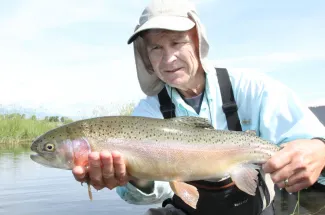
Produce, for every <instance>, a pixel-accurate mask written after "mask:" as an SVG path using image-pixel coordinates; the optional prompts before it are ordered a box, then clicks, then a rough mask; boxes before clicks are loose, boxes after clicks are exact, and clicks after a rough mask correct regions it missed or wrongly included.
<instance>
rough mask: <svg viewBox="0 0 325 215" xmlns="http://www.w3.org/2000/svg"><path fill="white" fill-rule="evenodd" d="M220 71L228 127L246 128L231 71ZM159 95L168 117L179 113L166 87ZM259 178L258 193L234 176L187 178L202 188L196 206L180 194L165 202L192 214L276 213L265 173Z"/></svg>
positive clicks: (199, 188) (219, 79) (242, 214)
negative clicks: (246, 188) (238, 184)
mask: <svg viewBox="0 0 325 215" xmlns="http://www.w3.org/2000/svg"><path fill="white" fill-rule="evenodd" d="M216 72H217V77H218V82H219V86H220V92H221V96H222V103H223V105H222V109H223V112H224V114H225V115H226V119H227V124H228V129H229V130H234V131H242V127H241V124H240V121H239V117H238V113H237V110H238V107H237V105H236V102H235V98H234V94H233V90H232V86H231V82H230V79H229V75H228V71H227V70H226V69H223V68H216ZM158 98H159V102H160V111H161V113H162V114H163V116H164V118H165V119H167V118H172V117H175V105H174V104H173V103H172V101H171V99H170V97H169V95H168V93H167V90H166V88H163V89H162V91H161V92H160V93H159V94H158ZM258 179H259V181H258V186H257V188H256V195H255V196H251V195H249V194H247V193H245V192H243V191H241V190H239V189H238V188H237V187H236V186H235V185H234V183H233V182H232V180H231V178H228V179H226V180H223V181H220V182H209V181H203V180H198V181H190V182H186V183H188V184H191V185H194V186H195V187H196V188H197V189H198V192H199V200H198V202H197V206H196V209H194V208H192V207H191V206H189V205H187V204H186V203H185V202H184V201H183V200H182V199H181V198H180V197H178V196H177V195H176V194H175V195H174V196H173V197H172V198H170V199H166V200H165V201H164V202H163V204H162V206H163V207H165V206H166V205H167V204H172V205H173V206H174V207H176V208H178V209H181V210H182V211H184V212H185V213H186V214H188V215H194V214H200V215H216V214H219V215H245V214H248V215H274V214H275V212H274V206H273V202H271V204H270V194H269V191H268V188H267V186H266V184H265V181H264V179H263V177H262V176H261V174H259V175H258ZM261 191H263V193H264V196H265V201H266V205H268V207H266V208H265V209H264V210H263V199H262V196H261Z"/></svg>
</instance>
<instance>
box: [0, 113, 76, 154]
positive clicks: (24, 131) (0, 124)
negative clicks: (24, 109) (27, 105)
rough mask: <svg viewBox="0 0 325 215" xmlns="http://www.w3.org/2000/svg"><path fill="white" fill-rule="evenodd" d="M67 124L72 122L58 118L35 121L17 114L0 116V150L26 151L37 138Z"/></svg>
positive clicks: (35, 119)
mask: <svg viewBox="0 0 325 215" xmlns="http://www.w3.org/2000/svg"><path fill="white" fill-rule="evenodd" d="M69 122H72V120H71V119H68V118H66V117H58V116H50V117H45V118H44V119H37V118H36V116H34V115H33V116H31V117H30V118H26V116H25V115H24V114H18V113H15V114H5V115H0V150H1V151H3V150H9V151H11V150H24V149H25V150H26V149H28V148H29V147H30V143H31V141H32V140H33V139H34V138H36V137H37V136H39V135H41V134H42V133H44V132H46V131H48V130H50V129H53V128H55V127H57V126H60V125H63V124H65V123H69Z"/></svg>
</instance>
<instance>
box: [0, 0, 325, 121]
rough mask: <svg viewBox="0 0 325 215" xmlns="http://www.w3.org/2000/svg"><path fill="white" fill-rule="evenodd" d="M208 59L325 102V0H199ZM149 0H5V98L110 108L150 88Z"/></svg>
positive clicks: (77, 108) (0, 25)
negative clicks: (136, 33) (145, 62)
mask: <svg viewBox="0 0 325 215" xmlns="http://www.w3.org/2000/svg"><path fill="white" fill-rule="evenodd" d="M195 2H196V6H197V11H198V13H199V16H200V18H201V21H202V23H203V24H204V26H205V28H206V31H207V37H208V40H209V44H210V52H209V59H210V60H213V61H214V62H215V63H216V65H217V66H222V67H227V68H228V69H237V70H244V71H245V72H250V71H258V72H262V73H267V74H268V75H269V76H271V77H272V78H275V79H277V80H279V81H281V82H282V83H284V84H286V85H288V86H289V87H290V88H291V89H293V90H294V91H295V92H296V93H297V94H298V96H299V97H300V98H301V100H303V102H306V104H308V105H319V104H325V84H324V78H325V39H324V38H325V24H324V23H325V1H322V0H318V1H316V0H311V1H308V2H307V1H293V0H287V1H280V0H274V1H266V2H265V1H257V0H256V1H255V0H246V1H238V0H237V1H234V0H196V1H195ZM147 3H148V1H147V0H146V1H145V0H119V1H116V0H93V1H89V0H87V1H86V0H56V1H53V0H51V1H50V0H11V1H6V0H0V105H1V106H9V105H11V106H16V107H22V108H32V109H35V110H36V111H37V110H42V111H44V110H45V111H47V112H49V113H59V114H61V115H66V116H71V115H83V116H85V115H88V116H89V115H93V114H95V113H96V111H97V112H98V111H99V110H101V111H105V112H106V113H105V114H109V113H111V112H112V111H113V112H114V111H115V110H117V109H118V108H119V107H120V105H123V104H129V103H133V102H137V101H138V100H139V99H141V98H143V97H144V94H143V93H142V92H141V90H140V87H139V85H138V80H137V76H136V72H135V64H134V59H133V49H132V45H127V39H128V38H129V36H130V35H131V34H132V32H133V30H134V28H135V25H136V24H137V23H138V19H139V16H140V14H141V13H142V10H143V9H144V7H145V6H146V5H147Z"/></svg>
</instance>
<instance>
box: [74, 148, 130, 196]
mask: <svg viewBox="0 0 325 215" xmlns="http://www.w3.org/2000/svg"><path fill="white" fill-rule="evenodd" d="M88 164H89V166H88V168H85V167H82V166H76V167H74V168H73V170H72V173H73V175H74V177H75V179H76V180H77V181H79V182H86V181H87V179H88V177H89V183H90V184H91V185H92V186H93V187H94V188H95V189H97V190H101V189H103V188H104V187H107V188H109V189H111V190H112V189H114V188H115V187H117V186H122V185H125V184H126V183H127V182H128V181H129V180H130V179H131V177H129V176H128V174H127V172H126V165H125V162H124V159H123V156H122V155H121V154H120V153H119V152H112V153H110V152H108V151H102V152H100V153H99V152H92V153H90V154H89V156H88Z"/></svg>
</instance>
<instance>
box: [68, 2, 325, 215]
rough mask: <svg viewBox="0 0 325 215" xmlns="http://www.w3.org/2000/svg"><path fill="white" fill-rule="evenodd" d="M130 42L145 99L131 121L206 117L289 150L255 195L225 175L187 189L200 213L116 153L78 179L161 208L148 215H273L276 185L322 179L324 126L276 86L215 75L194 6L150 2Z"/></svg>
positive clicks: (99, 156) (98, 155)
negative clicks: (130, 170)
mask: <svg viewBox="0 0 325 215" xmlns="http://www.w3.org/2000/svg"><path fill="white" fill-rule="evenodd" d="M128 43H129V44H130V43H133V45H134V53H135V63H136V69H137V74H138V79H139V83H140V86H141V89H142V90H143V92H144V93H145V94H147V95H148V97H147V98H145V99H143V100H141V101H140V102H139V104H138V105H137V106H136V107H135V110H134V112H133V115H134V116H146V117H154V118H169V117H174V116H176V117H177V116H197V117H203V118H207V119H208V120H209V121H210V123H211V125H213V127H214V128H216V129H229V130H243V131H245V130H255V131H256V132H257V135H259V136H260V137H262V138H264V139H267V140H269V141H271V142H273V143H274V144H278V145H280V144H283V143H285V144H283V145H284V147H283V149H282V150H280V151H279V152H278V153H276V154H275V155H274V156H273V157H272V158H271V159H269V161H268V162H267V163H265V164H264V165H263V168H262V170H261V171H260V174H259V183H258V185H259V186H258V188H257V190H256V191H257V192H256V193H257V194H256V195H255V196H250V195H248V194H246V193H244V192H242V191H241V190H239V189H237V188H236V185H235V184H234V183H233V182H232V180H231V178H230V177H228V176H226V177H225V178H219V179H215V180H213V181H198V182H197V183H196V184H195V185H193V184H191V185H190V183H188V184H187V185H188V186H190V187H193V186H195V187H196V188H197V189H198V191H199V194H200V198H199V200H198V202H197V207H196V208H193V207H191V206H190V205H188V204H187V202H186V198H184V197H183V196H178V195H176V194H175V195H174V192H173V191H172V190H171V188H170V186H169V184H168V183H167V182H162V181H140V180H138V179H135V178H130V176H128V174H127V171H126V166H125V163H124V159H123V155H122V154H120V153H119V152H107V151H104V152H93V153H91V154H90V155H89V160H90V166H89V169H88V171H87V172H86V170H85V169H84V168H82V167H76V168H74V169H73V173H74V176H75V178H76V180H78V181H84V180H85V175H86V174H89V176H90V179H91V184H92V185H93V186H94V187H95V188H96V189H102V188H104V187H108V188H109V189H112V188H115V187H117V193H118V194H119V195H120V196H121V198H122V199H124V200H125V201H127V202H128V203H131V204H153V203H161V202H164V203H163V207H161V208H156V209H150V210H149V211H148V212H147V214H217V213H218V214H233V215H235V214H251V215H253V214H263V215H268V214H274V207H273V201H272V200H273V198H274V184H276V185H277V186H278V187H280V188H285V189H286V190H287V191H288V192H290V193H292V192H296V191H299V190H301V189H304V188H307V187H309V186H311V185H312V184H314V183H315V182H316V181H317V180H318V178H319V176H320V173H321V171H322V170H323V169H324V166H325V144H324V141H323V139H322V138H324V135H325V130H324V127H323V126H322V125H321V123H320V122H319V121H318V119H317V118H316V117H315V116H314V115H313V114H312V113H311V112H310V111H309V109H308V108H307V107H305V106H304V105H302V104H301V103H300V101H299V100H298V99H297V97H296V96H295V95H294V93H293V92H292V91H291V90H290V89H288V88H287V87H286V86H284V85H282V84H280V83H278V82H277V81H275V80H272V79H270V78H268V77H266V76H265V75H262V74H258V73H241V72H232V71H229V73H228V72H227V70H225V69H220V68H218V69H217V68H215V67H214V66H213V65H212V64H211V63H210V62H209V61H208V59H207V55H208V51H209V45H208V40H207V37H206V34H205V31H204V27H203V25H202V23H201V22H200V20H199V17H198V15H197V13H196V11H195V8H194V6H193V5H192V4H191V3H190V2H188V1H185V0H177V1H176V0H153V1H152V2H151V3H150V4H149V5H148V7H146V8H145V10H144V11H143V13H142V15H141V17H140V20H139V25H138V26H137V27H136V29H135V31H134V34H133V35H132V36H131V37H130V39H129V40H128ZM188 159H191V158H188ZM193 162H195V161H193ZM211 165H214V164H211ZM215 165H218V164H215Z"/></svg>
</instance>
